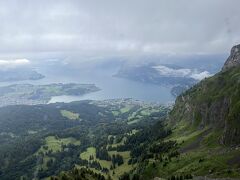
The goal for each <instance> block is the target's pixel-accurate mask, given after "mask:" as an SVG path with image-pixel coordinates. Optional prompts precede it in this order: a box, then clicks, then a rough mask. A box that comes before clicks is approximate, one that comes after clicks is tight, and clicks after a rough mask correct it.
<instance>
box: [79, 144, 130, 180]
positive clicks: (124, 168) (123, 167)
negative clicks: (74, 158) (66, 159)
mask: <svg viewBox="0 0 240 180" xmlns="http://www.w3.org/2000/svg"><path fill="white" fill-rule="evenodd" d="M108 153H109V155H111V156H112V155H113V154H119V155H121V156H122V157H123V160H124V164H123V165H121V166H116V168H115V169H114V170H110V171H109V174H110V175H111V176H112V178H113V179H114V180H117V179H119V177H120V176H121V175H122V174H124V172H129V171H130V170H132V169H133V166H132V165H128V160H129V159H130V152H129V151H125V152H117V151H109V152H108ZM90 156H93V157H94V159H95V160H96V161H98V162H99V163H100V165H101V166H102V167H106V168H108V169H110V167H111V165H112V162H111V161H105V160H100V159H97V158H96V149H95V148H94V147H89V148H87V150H86V151H85V152H83V153H81V154H80V158H81V159H85V160H89V157H90ZM79 167H81V166H79ZM91 169H92V168H91ZM92 170H93V169H92ZM113 171H114V173H115V174H114V175H113ZM94 172H98V173H100V171H98V170H96V169H94ZM104 175H106V174H104Z"/></svg>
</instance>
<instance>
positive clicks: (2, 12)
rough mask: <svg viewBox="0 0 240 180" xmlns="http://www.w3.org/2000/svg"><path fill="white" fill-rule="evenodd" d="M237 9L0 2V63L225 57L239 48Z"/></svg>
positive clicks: (160, 1)
mask: <svg viewBox="0 0 240 180" xmlns="http://www.w3.org/2000/svg"><path fill="white" fill-rule="evenodd" d="M239 7H240V1H239V0H118V1H117V0H40V1H33V0H21V1H20V0H15V1H13V0H1V1H0V22H1V23H0V42H1V43H0V58H1V59H4V60H8V59H9V60H11V61H12V63H13V62H14V61H13V60H12V59H13V58H15V59H25V58H27V57H29V56H39V55H42V54H44V55H45V56H49V57H50V56H51V58H53V57H54V56H56V55H58V56H63V57H69V56H71V55H73V54H77V55H78V56H81V57H88V58H97V57H108V56H121V55H122V56H144V55H160V54H218V53H228V52H229V50H230V48H231V47H232V46H233V45H234V44H238V43H240V36H239V35H240V23H239V20H240V13H239ZM75 59H76V58H75ZM79 59H81V58H79ZM23 63H24V62H23ZM25 63H26V62H25Z"/></svg>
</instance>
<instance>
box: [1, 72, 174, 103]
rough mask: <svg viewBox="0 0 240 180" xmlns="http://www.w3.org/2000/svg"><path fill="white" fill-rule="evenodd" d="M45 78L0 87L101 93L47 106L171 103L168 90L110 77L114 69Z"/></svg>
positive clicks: (57, 99)
mask: <svg viewBox="0 0 240 180" xmlns="http://www.w3.org/2000/svg"><path fill="white" fill-rule="evenodd" d="M41 73H43V74H44V75H45V76H46V78H44V79H41V80H37V81H21V82H11V83H9V82H7V83H0V86H4V85H9V84H20V83H30V84H48V83H93V84H95V85H96V86H97V87H99V88H100V89H101V90H100V91H98V92H94V93H89V94H86V95H83V96H55V97H52V99H51V100H50V102H49V103H55V102H72V101H78V100H106V99H115V98H133V99H137V100H142V101H146V102H158V103H162V104H168V103H172V102H173V101H174V99H175V98H174V97H173V96H172V95H171V92H170V91H171V87H167V86H158V85H154V84H147V83H141V82H135V81H131V80H128V79H122V78H117V77H113V74H115V73H116V69H107V70H104V69H100V70H96V69H89V70H83V69H82V70H79V71H69V70H66V71H65V72H64V71H63V70H61V71H55V72H54V73H53V72H51V73H50V72H49V71H45V72H41Z"/></svg>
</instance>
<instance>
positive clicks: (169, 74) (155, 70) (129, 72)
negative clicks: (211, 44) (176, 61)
mask: <svg viewBox="0 0 240 180" xmlns="http://www.w3.org/2000/svg"><path fill="white" fill-rule="evenodd" d="M211 75H212V74H211V73H210V72H208V71H206V70H205V71H199V70H197V69H189V68H182V67H179V66H175V65H169V64H168V65H162V64H153V63H150V64H145V65H125V66H122V68H121V69H120V70H119V71H118V73H117V74H116V75H115V76H116V77H121V78H127V79H131V80H134V81H139V82H143V83H152V84H157V85H167V86H172V94H173V95H174V96H178V95H179V94H180V93H182V92H183V91H184V90H186V89H188V88H189V87H191V86H193V85H194V84H196V83H197V82H199V81H200V80H202V79H204V78H206V77H209V76H211Z"/></svg>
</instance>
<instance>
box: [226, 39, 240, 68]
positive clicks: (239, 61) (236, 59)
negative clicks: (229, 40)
mask: <svg viewBox="0 0 240 180" xmlns="http://www.w3.org/2000/svg"><path fill="white" fill-rule="evenodd" d="M235 66H240V44H239V45H236V46H233V48H232V50H231V54H230V56H229V57H228V59H227V61H226V62H225V64H224V66H223V68H222V69H223V70H224V71H225V70H228V69H230V68H232V67H235Z"/></svg>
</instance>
